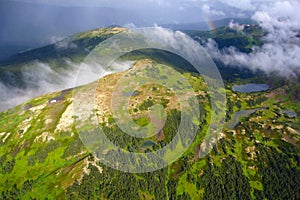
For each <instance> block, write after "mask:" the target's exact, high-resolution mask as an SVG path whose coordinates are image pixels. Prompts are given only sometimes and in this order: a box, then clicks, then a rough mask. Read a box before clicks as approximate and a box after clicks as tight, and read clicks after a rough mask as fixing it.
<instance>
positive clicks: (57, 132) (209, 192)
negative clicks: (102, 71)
mask: <svg viewBox="0 0 300 200" xmlns="http://www.w3.org/2000/svg"><path fill="white" fill-rule="evenodd" d="M145 64H149V65H150V64H151V65H152V66H153V67H154V68H157V67H159V65H158V64H157V63H156V62H155V61H151V60H149V59H146V60H145V59H143V60H140V59H138V61H137V62H136V63H135V65H134V68H139V67H141V66H144V65H145ZM127 72H130V70H129V71H127ZM127 72H121V73H117V74H111V75H108V76H106V77H104V78H102V79H100V80H99V81H98V82H94V83H92V84H89V85H85V86H82V87H79V88H75V89H70V90H65V91H61V92H55V93H50V94H47V95H43V96H40V97H37V98H35V99H33V100H30V101H28V102H26V103H24V104H22V105H19V106H17V107H16V108H14V109H11V110H8V111H6V112H3V113H1V114H0V152H1V154H0V166H1V169H2V170H1V172H0V185H1V187H0V190H1V195H2V196H1V198H3V199H17V198H20V199H30V198H36V199H45V198H48V199H57V198H59V199H74V198H75V199H90V198H96V197H97V198H99V199H197V200H198V199H220V198H222V199H224V198H225V199H232V198H234V199H255V198H256V199H263V198H267V199H274V198H278V199H295V198H297V197H298V196H299V191H300V188H299V187H300V184H299V183H300V167H299V166H300V149H299V145H300V143H299V138H300V134H299V129H300V119H299V117H298V116H299V113H300V107H299V102H298V101H297V100H296V99H293V98H291V97H292V94H293V93H294V91H293V90H291V89H289V88H294V87H295V86H294V85H293V83H292V82H290V83H285V85H281V86H280V87H278V88H274V89H270V90H268V91H265V92H258V93H249V94H245V93H237V92H233V91H232V90H231V87H232V85H226V88H227V90H226V93H227V101H228V105H227V121H229V122H227V123H230V122H231V120H234V119H235V118H236V117H235V115H236V114H237V113H239V112H238V111H240V110H254V111H253V112H252V114H249V115H246V116H241V117H240V118H238V119H239V120H238V122H237V124H236V125H235V126H234V127H233V128H232V127H229V126H228V125H227V123H226V124H225V126H224V128H223V131H222V134H221V137H220V138H219V140H218V142H217V145H216V146H215V147H214V148H213V150H212V151H211V152H210V153H209V154H208V155H207V156H205V157H204V158H200V157H199V152H201V151H200V150H201V148H203V147H201V146H200V144H201V140H202V139H203V134H204V133H205V131H206V128H207V125H208V122H209V121H210V117H209V116H210V112H211V110H210V104H209V93H207V88H206V84H205V83H204V82H203V79H202V77H201V76H199V75H198V74H194V73H190V72H184V71H182V70H181V71H180V73H182V75H183V76H184V77H185V78H186V79H187V80H188V81H189V83H190V84H191V85H192V86H193V88H194V91H195V95H197V98H198V101H199V108H200V110H201V118H200V121H199V124H198V126H199V132H198V134H197V137H196V139H195V141H194V142H193V144H192V145H191V146H190V147H189V149H188V151H187V152H186V153H185V154H184V155H183V156H181V157H180V159H179V160H177V161H176V162H174V163H173V164H171V165H170V166H168V167H165V168H163V169H161V170H158V171H155V172H151V173H150V172H149V173H141V174H131V173H125V172H121V171H117V170H114V169H112V168H110V167H107V166H105V165H103V164H101V163H100V162H99V160H97V158H96V157H95V155H93V152H89V151H88V150H87V149H86V148H85V147H84V145H83V144H82V142H81V140H80V139H79V135H78V132H77V130H76V127H75V125H74V119H75V118H76V113H74V112H73V105H72V104H73V98H72V97H73V94H74V93H73V92H74V91H79V92H80V91H88V90H90V89H91V88H92V87H94V86H95V84H96V85H97V86H98V89H97V92H96V102H97V105H98V109H97V112H98V115H97V116H98V117H99V119H103V120H102V123H101V124H99V125H100V126H102V127H103V128H104V130H105V132H106V135H107V137H109V139H110V140H112V141H114V142H115V143H117V144H118V145H120V146H121V147H122V148H125V149H127V150H132V149H133V150H134V151H139V152H146V151H153V150H156V149H158V148H161V147H163V146H164V145H166V144H168V143H169V142H170V140H171V139H172V138H173V137H174V134H175V133H176V127H177V124H178V123H179V121H180V112H182V110H180V109H178V107H176V106H175V105H176V104H174V102H176V101H174V100H171V99H172V93H169V92H168V91H167V90H165V89H164V88H163V87H161V86H159V85H145V86H143V87H141V88H138V89H137V92H136V93H135V94H134V95H133V96H132V97H131V98H130V99H131V100H133V102H134V106H133V109H132V110H131V111H130V112H131V114H132V115H133V116H135V117H134V118H135V120H136V123H137V124H139V125H141V126H143V125H145V124H147V123H149V118H147V117H146V115H145V114H146V113H145V111H147V110H148V109H149V107H151V105H153V104H155V103H160V104H162V105H164V107H165V108H166V109H167V110H168V112H167V123H166V124H165V127H164V128H163V133H162V134H161V135H156V136H153V137H152V138H150V139H149V138H148V139H147V140H150V141H151V142H152V143H151V144H150V145H149V142H147V141H146V140H145V139H136V138H131V137H128V136H127V135H126V133H123V132H122V130H121V129H120V128H118V127H117V126H116V124H115V121H114V120H113V119H112V118H111V114H110V112H109V109H104V108H105V107H106V106H109V105H110V98H111V92H112V88H114V85H115V84H116V83H117V81H118V80H119V78H120V77H121V76H123V75H124V74H125V73H127ZM247 81H253V79H252V80H251V79H250V80H247ZM244 82H246V80H244ZM241 83H243V81H239V82H237V84H241ZM103 88H106V89H103ZM109 88H111V89H109ZM154 88H155V89H154ZM145 94H146V96H145ZM150 96H151V102H152V103H151V104H149V98H148V97H150ZM289 96H290V97H289ZM162 97H163V99H162ZM266 97H267V98H266ZM284 97H287V98H284ZM83 98H87V97H83ZM134 108H136V109H134ZM287 110H294V111H295V112H296V113H298V116H295V115H289V114H287V113H286V112H285V111H287ZM145 142H147V143H145ZM146 144H147V145H146Z"/></svg>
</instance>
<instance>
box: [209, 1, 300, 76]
mask: <svg viewBox="0 0 300 200" xmlns="http://www.w3.org/2000/svg"><path fill="white" fill-rule="evenodd" d="M299 9H300V3H299V2H298V1H277V2H275V3H273V4H270V5H268V6H266V5H262V6H260V7H257V8H256V12H255V13H254V14H253V16H252V19H253V20H255V21H257V22H258V23H259V25H260V26H261V27H262V28H263V29H264V30H265V31H266V32H267V34H266V36H265V37H264V38H263V41H264V44H263V46H261V47H253V51H252V52H251V53H250V54H246V53H242V52H240V51H238V50H237V49H236V48H234V47H230V48H225V49H222V50H219V49H218V48H217V44H216V42H215V41H213V40H212V39H210V40H208V43H207V44H206V48H207V50H208V51H209V52H210V54H211V55H212V56H213V57H214V58H215V59H218V60H221V61H223V62H224V63H225V64H227V65H231V66H240V67H247V68H250V69H252V70H253V71H256V70H262V71H264V72H266V73H271V72H278V73H279V74H280V75H282V76H291V75H294V72H295V70H299V68H300V57H299V55H300V13H299V11H298V10H299ZM230 26H231V27H232V28H234V29H236V30H237V31H239V26H238V25H237V24H234V23H230Z"/></svg>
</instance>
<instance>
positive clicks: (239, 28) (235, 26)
mask: <svg viewBox="0 0 300 200" xmlns="http://www.w3.org/2000/svg"><path fill="white" fill-rule="evenodd" d="M229 28H231V29H233V30H236V31H239V32H240V31H242V30H244V28H245V26H244V25H240V24H239V23H234V22H233V20H231V21H230V23H229Z"/></svg>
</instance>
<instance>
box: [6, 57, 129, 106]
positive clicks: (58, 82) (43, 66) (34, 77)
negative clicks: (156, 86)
mask: <svg viewBox="0 0 300 200" xmlns="http://www.w3.org/2000/svg"><path fill="white" fill-rule="evenodd" d="M65 63H67V65H68V70H59V71H55V70H53V69H52V68H51V67H50V66H49V64H47V63H42V62H39V61H34V62H32V63H31V64H27V65H26V66H24V67H22V71H21V74H22V75H21V76H22V81H23V82H24V86H23V87H22V88H21V87H16V86H12V85H7V84H4V83H3V82H1V81H0V93H1V96H0V102H1V103H0V111H4V110H6V109H8V108H12V107H14V106H16V105H18V104H21V103H23V102H26V101H27V100H29V99H32V98H34V97H36V96H39V95H43V94H45V93H49V92H54V91H60V90H64V89H68V88H73V87H76V86H79V85H84V84H87V83H90V82H93V81H95V80H97V79H99V78H101V77H103V76H105V75H107V74H110V73H113V72H118V71H124V70H126V69H129V68H130V67H131V66H132V64H133V62H130V61H128V62H122V63H120V62H115V63H113V64H112V65H111V66H110V67H109V69H103V70H102V71H103V73H102V74H96V73H95V67H99V66H92V65H87V64H75V63H73V62H72V61H70V60H68V59H65ZM80 68H84V70H80V71H81V72H82V71H84V73H83V74H80V76H81V79H80V80H81V81H80V82H78V81H77V76H78V71H79V69H80ZM98 71H99V70H98ZM82 77H84V78H82Z"/></svg>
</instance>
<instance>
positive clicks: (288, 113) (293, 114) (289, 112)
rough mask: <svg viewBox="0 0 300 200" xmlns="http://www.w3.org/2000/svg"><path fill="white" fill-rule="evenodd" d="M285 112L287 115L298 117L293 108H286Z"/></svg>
mask: <svg viewBox="0 0 300 200" xmlns="http://www.w3.org/2000/svg"><path fill="white" fill-rule="evenodd" d="M283 114H285V115H287V116H288V117H291V118H292V117H297V113H296V112H295V111H293V110H284V111H283Z"/></svg>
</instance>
